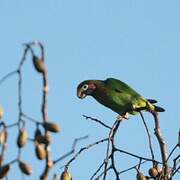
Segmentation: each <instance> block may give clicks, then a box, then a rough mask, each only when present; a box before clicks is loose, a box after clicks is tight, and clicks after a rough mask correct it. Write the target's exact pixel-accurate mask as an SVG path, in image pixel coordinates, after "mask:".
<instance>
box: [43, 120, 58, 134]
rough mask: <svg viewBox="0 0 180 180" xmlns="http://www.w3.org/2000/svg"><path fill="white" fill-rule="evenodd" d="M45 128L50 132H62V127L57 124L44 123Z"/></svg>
mask: <svg viewBox="0 0 180 180" xmlns="http://www.w3.org/2000/svg"><path fill="white" fill-rule="evenodd" d="M43 127H44V128H45V129H46V130H47V131H50V132H54V133H56V132H59V131H60V127H59V126H58V124H56V123H52V122H45V123H43Z"/></svg>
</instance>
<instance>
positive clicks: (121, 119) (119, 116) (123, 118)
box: [116, 113, 129, 121]
mask: <svg viewBox="0 0 180 180" xmlns="http://www.w3.org/2000/svg"><path fill="white" fill-rule="evenodd" d="M128 117H129V114H128V113H126V114H124V115H118V116H117V118H116V120H118V121H123V120H127V119H129V118H128Z"/></svg>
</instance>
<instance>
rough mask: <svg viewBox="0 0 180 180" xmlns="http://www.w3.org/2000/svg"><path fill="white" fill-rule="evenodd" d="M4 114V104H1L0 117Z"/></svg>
mask: <svg viewBox="0 0 180 180" xmlns="http://www.w3.org/2000/svg"><path fill="white" fill-rule="evenodd" d="M3 115H4V110H3V108H2V106H0V119H1V118H2V117H3Z"/></svg>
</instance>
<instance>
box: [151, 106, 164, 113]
mask: <svg viewBox="0 0 180 180" xmlns="http://www.w3.org/2000/svg"><path fill="white" fill-rule="evenodd" d="M154 107H155V109H154V110H155V111H156V112H164V111H165V109H164V108H162V107H159V106H154Z"/></svg>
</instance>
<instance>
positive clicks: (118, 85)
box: [104, 78, 141, 97]
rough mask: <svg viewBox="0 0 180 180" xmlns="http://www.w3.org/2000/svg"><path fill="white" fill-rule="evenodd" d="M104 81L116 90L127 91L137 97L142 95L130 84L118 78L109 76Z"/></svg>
mask: <svg viewBox="0 0 180 180" xmlns="http://www.w3.org/2000/svg"><path fill="white" fill-rule="evenodd" d="M104 83H105V84H106V85H107V86H108V87H109V88H110V89H111V90H113V91H116V92H119V93H127V94H129V95H131V96H136V97H140V96H141V95H140V94H138V93H137V92H136V91H135V90H134V89H132V88H131V87H130V86H128V85H127V84H126V83H124V82H122V81H120V80H118V79H114V78H108V79H106V80H105V81H104Z"/></svg>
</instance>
